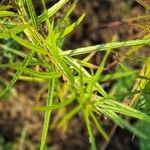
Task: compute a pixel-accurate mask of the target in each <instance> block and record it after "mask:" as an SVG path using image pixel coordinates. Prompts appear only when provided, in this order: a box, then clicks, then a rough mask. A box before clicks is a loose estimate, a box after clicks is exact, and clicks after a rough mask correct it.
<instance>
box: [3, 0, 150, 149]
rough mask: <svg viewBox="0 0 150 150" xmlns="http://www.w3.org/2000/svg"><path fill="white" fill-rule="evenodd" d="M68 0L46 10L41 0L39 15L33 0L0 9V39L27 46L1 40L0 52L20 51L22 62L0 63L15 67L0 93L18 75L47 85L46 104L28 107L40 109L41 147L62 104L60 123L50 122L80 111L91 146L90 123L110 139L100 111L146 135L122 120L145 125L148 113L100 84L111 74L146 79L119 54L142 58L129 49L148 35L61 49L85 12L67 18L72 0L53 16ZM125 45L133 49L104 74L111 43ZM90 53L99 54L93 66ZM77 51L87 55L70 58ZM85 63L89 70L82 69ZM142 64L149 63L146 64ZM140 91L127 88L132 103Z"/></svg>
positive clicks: (62, 122) (136, 47) (145, 42)
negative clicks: (57, 16)
mask: <svg viewBox="0 0 150 150" xmlns="http://www.w3.org/2000/svg"><path fill="white" fill-rule="evenodd" d="M67 2H69V0H59V1H58V2H57V3H56V4H55V5H54V6H52V7H51V8H49V9H47V8H46V5H45V1H44V0H41V3H42V5H43V13H42V14H41V15H40V16H37V15H36V12H35V9H34V5H33V3H32V0H17V1H16V4H15V8H16V9H17V12H13V11H11V10H9V9H10V8H11V7H12V6H9V5H7V6H2V7H1V8H0V22H1V23H0V39H12V40H14V41H16V42H17V43H18V44H19V45H20V46H22V47H25V48H26V49H28V51H27V52H23V51H19V50H17V49H15V48H10V47H8V46H7V45H1V47H3V48H4V47H5V48H4V49H3V50H4V51H9V52H11V53H13V54H14V55H16V56H20V57H21V58H22V59H23V61H22V62H21V61H20V62H13V63H7V64H0V68H11V69H14V70H16V73H14V74H13V78H12V80H11V81H10V82H9V84H8V85H7V86H6V88H5V89H4V90H3V91H2V92H1V93H0V97H2V96H3V95H4V94H5V93H6V92H7V91H8V90H10V89H11V87H12V86H13V85H14V84H15V82H16V81H17V80H27V81H31V80H36V81H38V82H43V83H45V84H46V85H47V89H48V94H47V100H46V106H36V107H34V108H33V110H34V111H44V112H45V117H44V125H43V131H42V138H41V145H40V149H41V150H43V149H44V147H45V143H46V136H47V132H48V127H49V123H50V121H51V120H50V119H51V118H50V116H51V113H52V112H53V111H55V110H61V109H65V111H66V113H64V114H63V115H62V116H61V120H60V121H59V122H57V121H56V123H55V125H57V126H59V127H63V126H65V125H66V124H67V123H68V121H69V120H71V119H72V118H73V117H74V116H75V115H76V114H78V113H79V112H82V114H83V118H84V120H85V124H86V127H87V132H88V134H89V142H90V143H91V147H92V149H93V150H95V149H96V142H95V138H94V135H93V130H92V126H91V124H92V123H93V124H94V125H95V127H96V128H97V130H98V131H99V132H100V133H101V134H102V135H103V137H104V138H105V139H106V140H108V139H109V135H108V133H106V132H105V130H104V129H103V127H102V125H101V123H100V120H99V119H98V118H99V116H103V115H104V116H106V117H108V118H110V119H111V120H112V121H114V122H115V124H116V125H119V126H120V127H122V128H124V127H125V128H128V129H129V130H130V131H132V132H133V133H134V134H136V135H138V136H140V137H142V138H147V137H146V135H145V134H143V133H142V132H141V131H140V130H138V129H137V128H135V127H134V126H132V125H131V124H130V123H129V122H128V121H126V118H127V117H133V118H136V119H139V120H141V121H143V122H146V123H148V124H150V117H149V116H148V115H147V114H146V113H144V112H142V111H139V110H137V109H135V108H132V107H130V106H127V105H125V104H123V103H121V102H118V100H117V98H116V93H117V92H118V91H117V88H116V89H113V90H112V91H111V92H106V91H105V89H104V88H103V86H102V85H101V84H102V82H103V81H104V79H105V81H108V80H112V79H113V77H115V79H120V78H122V77H130V76H131V75H132V77H133V78H134V80H136V79H138V80H139V79H140V80H142V82H145V81H147V80H149V76H147V75H145V74H142V75H141V74H139V71H138V70H137V71H136V70H133V69H130V68H129V67H128V66H127V65H126V64H125V63H124V59H127V58H129V59H131V60H134V61H143V62H144V63H145V62H146V61H148V59H149V58H142V57H140V58H138V59H137V58H135V57H134V55H133V53H134V52H136V51H138V50H139V49H140V48H141V47H143V46H145V45H150V38H149V36H148V37H145V38H144V39H140V40H130V41H123V42H111V43H106V44H101V45H95V46H89V47H83V48H77V49H73V50H66V51H64V50H63V49H62V44H63V41H64V38H65V37H66V36H67V35H68V34H69V33H71V32H72V31H73V30H74V29H75V28H76V27H77V26H78V25H79V24H80V22H81V21H82V20H83V18H84V16H85V14H82V15H81V16H80V17H79V19H77V21H76V22H74V23H72V24H70V23H69V17H70V15H71V13H72V11H73V10H74V8H75V6H76V5H77V1H74V2H73V3H72V4H71V6H70V8H69V9H68V10H67V11H66V13H64V15H63V17H62V18H60V19H59V20H55V14H56V13H57V12H58V11H59V10H60V9H61V8H62V7H63V6H64V5H65V4H66V3H67ZM141 2H142V1H141ZM6 18H7V19H6ZM40 24H44V25H45V26H46V31H45V32H44V31H41V28H40ZM128 47H132V48H131V49H129V50H127V51H126V54H125V55H126V57H125V58H123V59H121V60H120V61H118V63H117V65H118V66H119V67H120V68H121V71H120V69H117V70H116V71H115V72H114V74H113V75H111V74H106V75H104V74H103V70H104V68H105V65H106V62H107V60H108V58H109V56H110V55H111V53H115V51H114V48H128ZM93 52H103V53H104V57H103V59H102V61H101V63H100V65H99V66H97V70H94V68H93V66H92V64H91V62H90V59H91V57H92V55H91V53H93ZM82 54H86V58H85V59H83V60H80V59H77V58H75V57H74V56H77V55H82ZM36 66H38V68H39V69H38V70H35V69H34V68H35V67H36ZM85 67H88V68H89V69H88V70H86V69H85ZM147 68H149V64H148V63H147ZM62 87H63V89H65V90H63V89H62ZM140 93H141V91H140V90H138V88H136V89H134V91H132V92H130V93H128V94H129V95H131V96H132V97H133V101H132V102H133V105H134V104H135V102H136V103H138V101H139V99H138V97H137V96H136V95H138V96H139V95H140ZM57 99H59V100H60V102H58V101H57ZM72 104H74V105H72ZM70 105H71V106H72V109H71V110H70V111H68V110H67V107H68V106H70Z"/></svg>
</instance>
